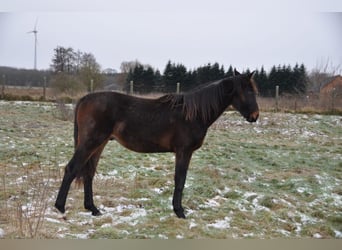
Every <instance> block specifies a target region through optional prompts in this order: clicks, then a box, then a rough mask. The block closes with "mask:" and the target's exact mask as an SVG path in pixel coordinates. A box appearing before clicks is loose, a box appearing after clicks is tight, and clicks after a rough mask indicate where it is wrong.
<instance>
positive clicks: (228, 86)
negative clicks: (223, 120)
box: [206, 81, 235, 127]
mask: <svg viewBox="0 0 342 250" xmlns="http://www.w3.org/2000/svg"><path fill="white" fill-rule="evenodd" d="M223 84H225V86H224V94H223V96H222V100H221V101H220V103H219V105H220V108H219V109H218V110H217V112H216V113H215V114H213V115H212V116H211V117H210V119H209V120H208V121H207V122H206V125H207V126H208V127H210V126H211V125H212V124H213V123H214V122H215V121H216V120H217V119H218V118H219V117H220V116H221V115H222V114H223V112H224V111H226V109H227V108H228V107H229V105H231V104H232V99H233V95H234V89H235V88H234V82H233V81H230V82H227V83H223Z"/></svg>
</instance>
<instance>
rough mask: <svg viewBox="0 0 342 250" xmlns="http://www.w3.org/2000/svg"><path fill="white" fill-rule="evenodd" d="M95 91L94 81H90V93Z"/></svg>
mask: <svg viewBox="0 0 342 250" xmlns="http://www.w3.org/2000/svg"><path fill="white" fill-rule="evenodd" d="M93 91H94V80H93V79H90V93H92V92H93Z"/></svg>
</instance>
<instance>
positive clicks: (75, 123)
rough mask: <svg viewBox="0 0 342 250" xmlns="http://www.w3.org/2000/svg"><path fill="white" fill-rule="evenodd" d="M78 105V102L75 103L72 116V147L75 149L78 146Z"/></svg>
mask: <svg viewBox="0 0 342 250" xmlns="http://www.w3.org/2000/svg"><path fill="white" fill-rule="evenodd" d="M79 105H80V101H79V102H77V104H76V107H75V114H74V146H75V149H76V147H77V145H78V124H77V113H78V107H79Z"/></svg>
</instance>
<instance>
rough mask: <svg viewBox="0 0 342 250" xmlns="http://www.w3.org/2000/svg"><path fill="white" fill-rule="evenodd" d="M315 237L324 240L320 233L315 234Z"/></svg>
mask: <svg viewBox="0 0 342 250" xmlns="http://www.w3.org/2000/svg"><path fill="white" fill-rule="evenodd" d="M313 237H314V238H316V239H322V238H323V236H322V235H320V234H319V233H315V234H314V235H313Z"/></svg>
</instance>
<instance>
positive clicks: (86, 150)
mask: <svg viewBox="0 0 342 250" xmlns="http://www.w3.org/2000/svg"><path fill="white" fill-rule="evenodd" d="M252 76H253V73H251V74H240V73H238V72H237V71H236V72H235V76H234V77H230V78H225V79H222V80H219V81H216V82H213V83H210V84H207V85H205V86H204V87H201V88H199V89H196V90H194V91H193V92H189V93H185V94H168V95H164V96H162V97H160V98H157V99H144V98H139V97H134V96H129V95H124V94H120V93H116V92H97V93H92V94H88V95H86V96H84V97H83V98H81V99H80V100H79V102H78V104H77V105H76V109H75V121H74V139H75V153H74V155H73V157H72V158H71V160H70V161H69V163H68V164H67V166H66V168H65V173H64V177H63V181H62V184H61V187H60V189H59V193H58V196H57V200H56V203H55V207H56V208H57V209H58V210H59V211H60V212H62V213H64V212H65V202H66V198H67V195H68V192H69V188H70V185H71V183H72V182H73V180H74V179H75V178H76V179H81V180H82V181H83V184H84V207H85V208H86V209H87V210H90V211H91V212H92V215H100V214H101V213H100V211H99V210H98V209H97V208H96V206H95V205H94V202H93V189H92V181H93V177H94V174H95V171H96V166H97V164H98V161H99V158H100V155H101V153H102V150H103V149H104V147H105V146H106V144H107V142H108V141H109V140H112V139H115V140H116V141H118V142H119V143H120V144H122V145H123V146H124V147H126V148H128V149H130V150H133V151H136V152H144V153H152V152H174V153H175V156H176V163H175V165H176V166H175V176H174V184H175V186H174V193H173V200H172V205H173V210H174V212H175V213H176V215H177V216H178V217H179V218H185V215H184V209H183V207H182V193H183V188H184V184H185V179H186V175H187V171H188V166H189V162H190V159H191V156H192V153H193V152H194V151H195V150H196V149H198V148H200V147H201V145H202V143H203V140H204V137H205V135H206V133H207V130H208V128H209V127H210V125H211V124H212V123H213V122H214V121H215V120H216V119H217V118H218V117H219V116H220V115H221V114H222V113H223V112H224V111H225V110H226V108H227V107H228V106H229V105H232V106H233V107H234V108H235V109H237V110H238V111H239V112H240V114H241V115H242V116H243V117H244V118H245V119H246V120H247V121H249V122H255V121H256V120H257V119H258V116H259V109H258V104H257V102H256V97H255V95H256V92H257V88H256V86H255V83H254V81H253V79H252Z"/></svg>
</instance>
